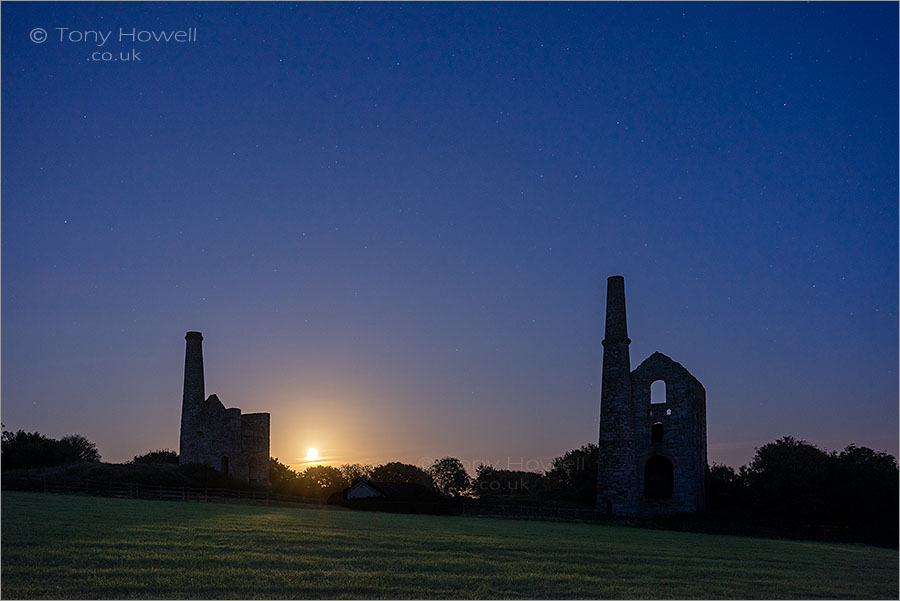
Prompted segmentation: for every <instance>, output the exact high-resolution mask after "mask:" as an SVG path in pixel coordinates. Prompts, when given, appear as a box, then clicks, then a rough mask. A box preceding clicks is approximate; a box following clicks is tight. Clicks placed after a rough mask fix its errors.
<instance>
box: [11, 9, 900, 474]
mask: <svg viewBox="0 0 900 601" xmlns="http://www.w3.org/2000/svg"><path fill="white" fill-rule="evenodd" d="M36 27H42V28H44V29H45V30H46V31H47V32H48V39H47V40H46V41H45V42H44V43H42V44H36V43H34V42H32V41H31V40H30V38H29V32H31V31H32V30H33V29H34V28H36ZM59 27H65V28H69V30H67V33H68V32H69V31H85V30H95V31H96V30H100V31H109V30H112V32H113V36H112V38H111V39H110V41H108V42H107V43H106V45H105V46H104V47H102V48H97V47H96V45H95V44H94V43H93V42H91V43H85V42H73V41H69V40H68V39H66V40H65V41H60V39H59V35H60V32H59V31H58V30H57V29H56V28H59ZM120 27H122V28H124V29H126V30H129V31H130V30H131V28H133V27H134V28H137V29H138V30H152V31H166V30H173V29H186V28H189V27H191V28H196V29H197V41H196V42H191V43H175V42H171V43H168V44H167V43H146V44H140V43H131V42H130V41H127V40H126V41H124V42H122V43H120V42H118V41H116V40H115V37H116V36H117V34H118V31H119V28H120ZM897 31H898V20H897V5H896V4H895V3H880V4H867V3H847V4H842V3H813V4H787V3H765V4H746V3H721V4H712V5H703V4H696V3H687V4H678V3H665V4H655V3H637V4H588V3H577V4H562V3H554V4H509V3H503V4H486V3H485V4H414V5H410V4H399V3H395V4H358V5H357V4H331V3H329V4H299V5H296V4H287V3H284V4H281V3H279V4H261V3H247V4H218V3H203V4H181V3H166V4H140V3H127V4H117V3H97V4H72V3H65V4H54V3H39V4H38V3H35V4H30V3H10V2H5V3H3V5H2V51H3V52H2V73H3V81H2V110H3V113H2V117H3V130H2V132H3V133H2V135H3V137H2V176H3V177H2V293H3V294H2V418H3V423H4V424H5V425H6V427H7V428H9V429H20V428H22V429H26V430H39V431H41V432H42V433H45V434H48V435H51V436H61V435H64V434H67V433H72V432H77V433H81V434H83V435H85V436H87V437H88V438H90V439H91V440H93V441H95V442H96V443H97V444H98V446H99V449H100V451H101V453H102V455H103V457H104V459H106V460H110V461H123V460H126V459H129V458H130V457H131V456H133V455H135V454H137V453H142V452H145V451H148V450H150V449H155V448H159V447H169V448H172V449H177V446H178V428H179V414H180V404H181V383H182V369H183V358H184V333H185V331H186V330H200V331H202V332H203V333H204V336H205V341H204V351H205V359H206V382H207V385H206V389H207V393H217V394H218V395H219V396H220V398H221V400H222V401H223V402H224V403H225V404H226V405H227V406H237V407H241V408H242V409H243V410H244V411H270V412H271V413H272V441H271V444H272V453H273V455H276V456H278V457H280V458H281V459H282V460H284V461H286V462H288V463H291V464H297V463H298V462H299V461H300V459H299V458H300V457H302V455H303V454H304V453H305V450H306V448H307V447H308V446H317V447H318V448H319V449H320V451H321V452H322V453H323V454H324V455H326V456H327V457H329V458H330V459H331V460H332V461H334V462H345V461H369V462H381V461H387V460H404V461H410V462H419V461H422V460H424V459H425V458H428V457H440V456H443V455H447V454H449V455H453V456H456V457H460V458H461V459H464V460H466V461H471V462H478V461H485V462H492V463H494V464H495V465H497V466H498V467H499V466H503V467H505V466H506V465H507V464H509V463H510V462H512V463H513V464H515V463H516V462H527V461H531V462H533V463H531V464H530V465H528V466H527V467H531V468H534V467H536V464H537V463H539V462H547V461H549V460H550V459H551V458H553V457H555V456H557V455H560V454H561V453H563V452H564V451H566V450H568V449H571V448H574V447H577V446H580V445H582V444H585V443H587V442H595V441H596V437H597V428H598V413H599V397H600V365H601V361H602V346H601V344H600V341H601V339H602V337H603V331H602V328H603V311H604V306H605V298H604V295H605V286H606V278H607V276H609V275H613V274H622V275H624V276H625V278H626V292H627V300H628V316H629V333H630V336H631V339H632V340H633V342H632V345H631V351H632V366H633V367H636V366H637V365H638V364H639V363H640V362H641V361H642V360H643V359H644V358H646V357H647V356H648V355H650V354H651V353H652V352H653V351H655V350H659V351H661V352H663V353H665V354H667V355H669V356H671V357H672V358H673V359H675V360H676V361H679V362H680V363H682V364H683V365H684V366H685V367H687V368H688V369H689V370H690V371H691V372H692V373H693V374H694V375H695V376H696V377H697V378H698V379H699V380H700V381H701V382H703V384H704V385H705V387H706V390H707V411H708V431H709V456H710V459H711V460H712V461H717V462H725V463H729V464H731V465H734V466H738V465H741V464H743V463H746V462H747V461H748V460H749V459H750V457H751V456H752V454H753V450H754V447H756V446H759V445H760V444H763V443H765V442H768V441H771V440H774V439H775V438H778V437H781V436H784V435H794V436H796V437H799V438H803V439H806V440H809V441H810V442H812V443H815V444H817V445H819V446H821V447H823V448H826V449H829V450H830V449H839V448H843V447H844V446H845V445H847V444H848V443H851V442H855V443H858V444H863V445H867V446H872V447H874V448H877V449H879V450H887V451H890V452H891V453H893V454H896V453H897V445H898V395H897V382H898V345H897V332H898V319H897V308H898V295H897V291H898V278H897V273H898V255H897V251H898V235H897V231H898V214H897V208H898V201H897V192H898V173H897V165H898V151H897V147H898V146H897V143H898V119H897V106H898V77H897V73H898V53H897V46H898V38H897ZM132 49H134V50H135V51H138V52H140V55H139V56H140V59H141V60H140V62H111V63H103V62H92V61H91V60H89V59H90V57H91V53H92V52H96V51H112V52H113V53H114V55H115V56H118V55H119V53H120V52H122V53H123V55H124V54H128V53H130V52H131V51H132ZM514 467H515V466H514Z"/></svg>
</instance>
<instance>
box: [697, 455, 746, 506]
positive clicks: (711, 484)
mask: <svg viewBox="0 0 900 601" xmlns="http://www.w3.org/2000/svg"><path fill="white" fill-rule="evenodd" d="M745 495H746V486H745V479H744V478H743V477H742V476H741V474H738V473H737V472H735V471H734V468H732V467H729V466H727V465H720V464H717V463H713V464H712V465H708V466H707V467H706V507H707V509H710V510H715V509H721V508H726V507H732V508H733V507H738V506H740V504H741V503H742V502H744V501H745Z"/></svg>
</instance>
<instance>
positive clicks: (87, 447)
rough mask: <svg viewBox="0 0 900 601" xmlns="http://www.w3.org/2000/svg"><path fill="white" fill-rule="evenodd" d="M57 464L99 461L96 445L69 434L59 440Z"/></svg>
mask: <svg viewBox="0 0 900 601" xmlns="http://www.w3.org/2000/svg"><path fill="white" fill-rule="evenodd" d="M57 453H58V454H59V463H75V462H78V461H100V452H99V451H97V445H95V444H94V443H92V442H91V441H90V440H88V439H87V438H85V437H84V436H81V435H80V434H69V435H68V436H63V437H62V438H60V439H59V443H58V444H57Z"/></svg>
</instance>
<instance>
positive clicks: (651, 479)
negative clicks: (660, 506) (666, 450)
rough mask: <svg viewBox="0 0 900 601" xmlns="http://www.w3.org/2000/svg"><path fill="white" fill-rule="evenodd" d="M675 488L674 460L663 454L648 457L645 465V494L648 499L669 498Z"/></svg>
mask: <svg viewBox="0 0 900 601" xmlns="http://www.w3.org/2000/svg"><path fill="white" fill-rule="evenodd" d="M673 488H674V483H673V470H672V462H671V461H669V460H668V459H666V458H665V457H663V456H661V455H656V456H655V457H651V458H650V459H648V460H647V464H646V465H645V466H644V496H645V497H646V498H648V499H668V498H671V496H672V489H673Z"/></svg>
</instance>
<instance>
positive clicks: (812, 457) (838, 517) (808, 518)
mask: <svg viewBox="0 0 900 601" xmlns="http://www.w3.org/2000/svg"><path fill="white" fill-rule="evenodd" d="M898 492H900V486H898V466H897V460H896V459H895V458H894V457H893V456H892V455H890V454H888V453H883V452H879V451H874V450H872V449H870V448H867V447H858V446H856V445H852V444H851V445H850V446H848V447H847V448H846V449H844V450H843V451H841V452H832V453H827V452H825V451H823V450H821V449H819V448H817V447H815V446H814V445H811V444H809V443H808V442H806V441H802V440H796V439H795V438H793V437H790V436H786V437H784V438H781V439H779V440H776V441H775V442H770V443H768V444H765V445H763V446H762V447H760V448H759V449H757V450H756V455H755V456H754V457H753V460H752V461H751V462H750V464H749V465H747V466H744V467H741V468H740V469H739V470H737V471H735V470H734V469H732V468H731V467H728V466H724V465H716V464H713V465H711V466H710V467H709V469H708V470H707V475H706V497H707V509H708V512H709V513H710V514H711V515H713V516H721V517H723V518H726V517H727V518H730V519H733V520H737V521H741V522H749V523H764V524H768V525H770V526H772V527H773V528H776V529H777V530H783V531H785V532H790V531H791V530H792V529H800V528H804V527H805V528H807V529H810V528H818V529H820V530H821V531H823V532H829V531H832V532H833V534H834V535H835V536H836V537H838V538H848V536H849V537H850V538H854V539H857V540H864V541H868V542H877V543H892V544H896V542H897V533H898V530H897V529H898V517H897V516H898V513H897V509H898ZM851 535H852V536H851Z"/></svg>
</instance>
